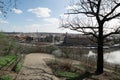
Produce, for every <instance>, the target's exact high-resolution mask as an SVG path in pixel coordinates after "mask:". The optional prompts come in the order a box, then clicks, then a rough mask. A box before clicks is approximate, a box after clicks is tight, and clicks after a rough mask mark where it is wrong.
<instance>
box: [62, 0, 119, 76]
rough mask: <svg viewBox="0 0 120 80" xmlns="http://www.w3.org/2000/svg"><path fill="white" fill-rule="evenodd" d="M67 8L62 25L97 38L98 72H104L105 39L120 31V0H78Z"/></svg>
mask: <svg viewBox="0 0 120 80" xmlns="http://www.w3.org/2000/svg"><path fill="white" fill-rule="evenodd" d="M67 9H68V12H67V13H65V14H66V15H67V16H68V17H67V18H65V16H64V18H62V21H61V22H62V23H61V26H62V27H64V28H69V29H71V30H75V31H78V32H81V33H84V34H86V35H92V36H94V37H95V38H96V40H97V45H98V46H97V47H98V48H97V53H98V55H97V69H96V74H102V73H103V68H104V60H103V46H104V41H105V39H106V38H107V37H109V36H110V35H112V34H119V33H120V24H119V18H120V0H77V1H73V2H72V5H70V6H68V7H67Z"/></svg>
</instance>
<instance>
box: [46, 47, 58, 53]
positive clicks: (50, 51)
mask: <svg viewBox="0 0 120 80" xmlns="http://www.w3.org/2000/svg"><path fill="white" fill-rule="evenodd" d="M57 49H58V47H57V46H55V45H50V46H47V47H46V52H47V53H50V54H52V52H53V51H55V50H57Z"/></svg>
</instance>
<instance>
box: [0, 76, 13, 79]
mask: <svg viewBox="0 0 120 80" xmlns="http://www.w3.org/2000/svg"><path fill="white" fill-rule="evenodd" d="M0 80H13V79H12V77H11V76H9V75H3V76H0Z"/></svg>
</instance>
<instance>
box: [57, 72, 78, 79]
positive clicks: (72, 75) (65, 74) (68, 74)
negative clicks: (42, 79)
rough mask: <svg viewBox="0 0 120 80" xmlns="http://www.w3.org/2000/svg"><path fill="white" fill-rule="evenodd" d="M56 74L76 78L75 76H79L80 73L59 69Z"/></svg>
mask: <svg viewBox="0 0 120 80" xmlns="http://www.w3.org/2000/svg"><path fill="white" fill-rule="evenodd" d="M55 74H56V75H57V76H59V77H64V78H66V79H67V80H74V79H75V78H77V77H79V74H78V73H73V72H68V71H61V70H57V71H56V72H55Z"/></svg>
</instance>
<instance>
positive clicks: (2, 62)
mask: <svg viewBox="0 0 120 80" xmlns="http://www.w3.org/2000/svg"><path fill="white" fill-rule="evenodd" d="M15 58H17V56H15V55H8V56H3V57H0V67H2V66H4V65H6V64H7V63H9V62H11V60H13V59H15Z"/></svg>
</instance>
